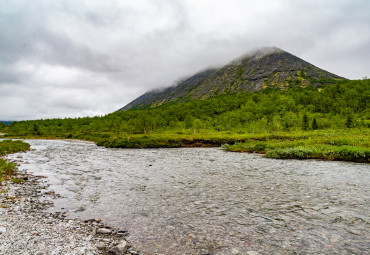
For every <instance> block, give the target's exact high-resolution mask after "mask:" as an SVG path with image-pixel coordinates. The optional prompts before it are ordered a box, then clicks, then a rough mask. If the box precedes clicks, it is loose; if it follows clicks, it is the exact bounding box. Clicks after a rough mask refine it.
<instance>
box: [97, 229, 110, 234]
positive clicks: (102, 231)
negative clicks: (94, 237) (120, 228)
mask: <svg viewBox="0 0 370 255" xmlns="http://www.w3.org/2000/svg"><path fill="white" fill-rule="evenodd" d="M96 233H97V234H104V235H108V234H111V233H112V230H111V229H109V228H98V229H97V230H96Z"/></svg>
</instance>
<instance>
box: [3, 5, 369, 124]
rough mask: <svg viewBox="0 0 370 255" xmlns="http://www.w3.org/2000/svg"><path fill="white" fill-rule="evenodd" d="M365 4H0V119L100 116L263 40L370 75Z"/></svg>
mask: <svg viewBox="0 0 370 255" xmlns="http://www.w3.org/2000/svg"><path fill="white" fill-rule="evenodd" d="M369 9H370V2H369V1H367V0H362V1H361V0H357V1H349V0H342V1H334V0H328V1H324V2H323V1H321V2H314V1H309V0H304V1H293V0H264V1H246V0H243V1H242V0H230V1H227V2H225V1H221V0H213V1H212V0H203V1H196V0H189V1H180V0H176V1H173V0H155V1H145V0H143V1H128V0H110V1H105V0H104V1H103V0H98V1H73V0H60V1H48V0H34V1H25V0H12V1H6V0H4V1H1V2H0V31H1V34H0V119H23V118H27V119H28V118H50V117H80V116H94V115H100V114H106V113H109V112H112V111H115V110H117V109H119V108H120V107H122V106H123V105H125V104H127V103H129V102H130V101H131V100H133V99H135V98H136V97H137V96H139V95H140V94H142V93H144V92H146V91H147V90H150V89H156V88H163V87H165V86H170V85H172V84H174V83H175V82H176V81H178V80H179V79H181V78H183V77H185V76H188V75H191V74H193V73H196V72H198V71H199V70H202V69H204V68H207V67H212V66H219V65H222V64H225V63H228V62H229V61H231V60H232V59H234V58H236V57H238V56H240V55H242V54H244V53H246V52H247V51H249V50H250V49H253V48H257V47H261V46H277V47H279V48H281V49H284V50H286V51H289V52H291V53H293V54H296V55H298V56H299V57H301V58H303V59H305V60H307V61H309V62H311V63H313V64H314V65H317V66H319V67H322V68H324V69H327V70H328V71H330V72H333V73H336V74H338V75H342V76H345V77H348V78H361V77H363V76H365V75H367V76H370V73H369V70H367V69H368V66H369V65H370V47H369V45H370V26H369V24H370V17H369V15H368V10H369Z"/></svg>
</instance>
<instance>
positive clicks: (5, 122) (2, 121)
mask: <svg viewBox="0 0 370 255" xmlns="http://www.w3.org/2000/svg"><path fill="white" fill-rule="evenodd" d="M12 122H13V121H5V120H0V123H4V124H5V125H9V124H11V123H12Z"/></svg>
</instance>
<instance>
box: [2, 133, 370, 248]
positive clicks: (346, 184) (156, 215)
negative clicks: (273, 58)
mask: <svg viewBox="0 0 370 255" xmlns="http://www.w3.org/2000/svg"><path fill="white" fill-rule="evenodd" d="M27 142H29V143H30V144H31V146H32V148H33V149H35V150H33V151H30V152H27V153H20V154H14V155H10V156H9V158H12V159H17V160H21V161H22V162H24V164H22V165H21V169H26V170H28V171H29V172H34V173H35V174H38V175H46V176H48V177H49V178H48V182H49V183H50V185H51V186H50V189H52V190H54V191H56V192H57V193H59V194H60V195H62V198H60V199H56V200H55V201H54V202H55V207H53V208H52V209H51V210H53V211H66V210H67V211H68V212H69V213H70V215H71V217H78V218H81V219H88V218H92V217H99V218H101V219H102V220H103V221H104V222H105V223H107V224H109V225H111V226H115V227H118V228H125V229H127V230H128V231H129V233H130V236H129V241H130V242H131V243H132V244H133V246H135V247H137V248H139V249H140V250H141V251H145V252H148V253H155V252H161V253H163V254H292V253H295V252H298V253H308V254H311V253H312V254H318V253H325V254H328V253H329V254H346V253H356V254H365V253H367V252H368V249H369V248H370V242H369V240H370V232H369V225H370V224H369V222H370V221H369V220H370V219H369V212H370V210H369V209H370V204H369V197H370V186H369V183H370V166H369V165H368V164H356V163H348V162H328V161H318V160H307V161H299V160H274V159H266V158H263V157H260V156H258V155H252V154H245V153H232V152H225V151H223V150H221V149H218V148H179V149H141V150H138V149H106V148H102V147H97V146H96V145H94V144H91V143H83V142H69V141H60V140H59V141H51V140H27ZM62 208H64V209H62Z"/></svg>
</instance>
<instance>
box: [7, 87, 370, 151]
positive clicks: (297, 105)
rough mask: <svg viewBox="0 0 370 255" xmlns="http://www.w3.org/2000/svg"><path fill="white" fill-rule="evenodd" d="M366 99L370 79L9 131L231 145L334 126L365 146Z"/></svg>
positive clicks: (16, 125)
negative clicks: (362, 141) (362, 142)
mask: <svg viewBox="0 0 370 255" xmlns="http://www.w3.org/2000/svg"><path fill="white" fill-rule="evenodd" d="M369 101H370V80H355V81H340V82H337V83H335V84H332V85H327V86H317V87H312V86H310V87H305V88H298V87H291V88H289V89H285V90H281V89H278V88H267V89H265V90H261V91H258V92H248V93H243V94H226V95H219V96H216V97H213V98H209V99H206V100H191V101H190V100H189V101H185V102H181V103H179V102H172V103H169V104H164V105H162V106H160V107H156V108H148V109H143V110H128V111H118V112H115V113H112V114H108V115H106V116H97V117H86V118H76V119H67V118H66V119H49V120H32V121H18V122H13V123H12V124H10V125H9V126H8V127H7V136H17V137H45V138H75V139H86V140H92V141H95V142H97V144H98V145H104V146H106V147H139V148H142V147H179V146H184V145H191V143H192V141H193V143H203V144H204V143H206V144H208V145H220V144H223V143H229V144H234V143H236V142H246V141H250V140H266V139H267V140H268V139H270V138H271V137H272V138H274V137H275V138H276V137H279V134H284V135H283V137H290V138H289V139H290V140H292V139H293V140H295V138H294V137H302V135H303V134H305V133H309V134H317V135H319V134H320V136H325V134H328V133H330V134H333V132H334V131H336V132H334V133H335V134H337V135H334V136H335V139H337V138H341V137H342V138H343V137H346V139H347V140H351V136H356V137H357V138H356V139H360V140H365V143H364V144H362V146H363V148H368V147H369V144H368V139H369V138H367V137H368V134H369V132H368V131H369V127H370V109H369ZM317 135H316V136H317ZM303 136H304V135H303ZM269 137H270V138H269ZM352 141H353V139H352ZM366 141H367V142H366ZM329 143H330V142H329ZM349 143H351V142H349ZM342 145H344V146H346V145H348V144H346V143H344V144H342ZM353 145H356V144H353ZM239 147H240V146H239ZM229 149H230V150H232V149H231V148H229ZM347 149H348V148H347ZM234 150H236V149H234ZM239 150H241V149H240V148H239ZM246 151H249V149H246ZM253 151H260V152H265V150H253ZM274 157H277V156H276V155H274ZM323 158H325V157H323ZM329 158H330V157H329Z"/></svg>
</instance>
